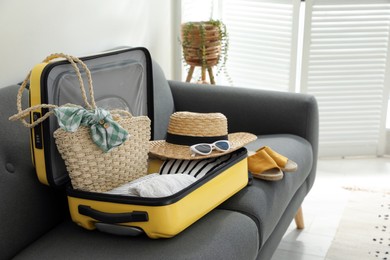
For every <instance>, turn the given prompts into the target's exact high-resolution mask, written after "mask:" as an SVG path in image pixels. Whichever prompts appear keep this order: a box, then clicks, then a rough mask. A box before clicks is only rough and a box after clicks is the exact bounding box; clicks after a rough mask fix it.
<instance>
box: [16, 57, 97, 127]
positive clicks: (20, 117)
mask: <svg viewBox="0 0 390 260" xmlns="http://www.w3.org/2000/svg"><path fill="white" fill-rule="evenodd" d="M57 58H65V59H66V60H68V61H69V62H70V64H71V65H72V67H73V69H74V70H75V72H76V75H77V78H78V81H79V83H80V90H81V95H82V97H83V100H84V103H85V105H86V107H87V108H88V109H96V103H95V98H94V92H93V85H92V76H91V71H90V70H89V69H88V67H87V65H86V64H85V63H84V62H83V61H82V60H80V59H79V58H77V57H74V56H71V55H67V54H64V53H54V54H51V55H49V56H47V57H46V58H45V59H44V60H43V62H49V61H51V60H54V59H57ZM76 63H79V64H80V65H81V66H82V67H83V69H84V71H85V73H86V75H87V79H88V86H89V88H88V89H89V95H90V97H91V101H90V102H91V103H89V102H88V99H87V94H86V92H85V87H84V82H83V79H82V77H81V73H80V69H79V68H78V66H77V64H76ZM30 76H31V71H30V72H29V73H28V74H27V76H26V78H25V79H24V81H23V83H22V85H21V86H20V88H19V91H18V94H17V98H16V107H17V110H18V113H17V114H15V115H13V116H11V117H10V118H9V120H11V121H16V120H20V121H21V122H22V123H23V125H24V126H26V127H28V128H33V127H35V126H37V125H38V124H40V123H42V122H43V121H44V120H46V119H47V118H48V117H49V116H51V115H52V114H53V113H54V112H53V110H51V111H49V112H47V113H46V114H45V115H43V116H42V117H40V118H38V119H37V120H36V121H35V122H33V123H29V122H27V121H26V119H25V118H26V117H28V116H29V115H30V112H32V111H34V110H37V109H40V108H57V107H58V106H56V105H52V104H39V105H35V106H32V107H29V108H26V109H24V110H23V109H22V95H23V91H24V89H25V88H26V86H27V83H28V81H29V80H30Z"/></svg>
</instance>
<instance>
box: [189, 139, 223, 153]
mask: <svg viewBox="0 0 390 260" xmlns="http://www.w3.org/2000/svg"><path fill="white" fill-rule="evenodd" d="M190 149H191V151H192V152H193V153H192V156H195V154H200V155H209V154H211V152H212V151H213V150H214V149H215V150H217V151H220V152H226V151H228V150H229V149H230V142H229V141H227V140H220V141H216V142H214V143H212V144H207V143H201V144H194V145H192V146H190Z"/></svg>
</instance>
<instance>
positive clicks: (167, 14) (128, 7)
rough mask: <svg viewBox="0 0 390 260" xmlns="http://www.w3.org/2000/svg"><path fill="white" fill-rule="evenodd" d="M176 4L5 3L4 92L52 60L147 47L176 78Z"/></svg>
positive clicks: (0, 83) (0, 77)
mask: <svg viewBox="0 0 390 260" xmlns="http://www.w3.org/2000/svg"><path fill="white" fill-rule="evenodd" d="M172 12H173V0H143V1H139V0H114V1H108V0H67V1H63V0H34V1H29V0H1V1H0V87H4V86H7V85H10V84H14V83H17V82H20V81H22V80H23V79H24V77H25V76H26V74H27V72H28V71H29V70H30V69H31V68H32V67H33V66H34V64H36V63H39V62H40V61H41V60H43V59H44V58H45V57H46V56H47V55H49V54H50V53H53V52H65V53H68V54H72V55H76V56H82V55H87V54H91V53H96V52H100V51H103V50H106V49H111V48H114V47H117V46H134V47H135V46H144V47H147V48H148V49H149V51H150V52H151V54H152V57H153V59H154V60H156V61H157V62H158V63H159V64H160V65H161V66H162V68H163V70H164V72H165V74H166V77H167V78H173V75H172V74H173V70H174V69H173V58H172V57H173V56H174V52H175V51H174V49H173V48H175V47H174V46H176V45H175V44H174V42H175V41H176V39H175V37H174V36H172V35H173V33H172V28H173V26H172V22H173V20H174V18H173V17H174V16H173V15H172Z"/></svg>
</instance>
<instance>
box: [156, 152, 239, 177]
mask: <svg viewBox="0 0 390 260" xmlns="http://www.w3.org/2000/svg"><path fill="white" fill-rule="evenodd" d="M236 156H237V154H235V153H230V154H227V155H224V156H220V157H214V158H207V159H202V160H178V159H171V160H167V161H165V162H164V163H163V164H162V165H161V167H160V172H159V173H160V174H188V175H191V176H193V177H195V178H197V179H200V178H202V177H203V176H205V175H206V174H208V173H210V172H212V171H214V170H215V169H217V168H219V167H222V166H223V165H224V164H226V163H228V162H229V161H230V160H231V159H233V158H234V157H236Z"/></svg>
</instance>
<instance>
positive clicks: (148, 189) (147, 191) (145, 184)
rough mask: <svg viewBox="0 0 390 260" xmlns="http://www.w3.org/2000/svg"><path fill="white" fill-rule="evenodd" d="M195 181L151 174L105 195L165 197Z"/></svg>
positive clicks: (180, 177)
mask: <svg viewBox="0 0 390 260" xmlns="http://www.w3.org/2000/svg"><path fill="white" fill-rule="evenodd" d="M196 180H197V179H196V178H195V177H193V176H190V175H184V174H174V175H159V174H158V173H152V174H148V175H146V176H143V177H141V178H139V179H136V180H134V181H131V182H129V183H125V184H123V185H121V186H119V187H117V188H115V189H112V190H111V191H108V192H106V193H107V194H117V195H129V196H138V197H148V198H159V197H167V196H170V195H173V194H175V193H177V192H179V191H181V190H182V189H184V188H186V187H188V186H189V185H191V184H192V183H194V182H195V181H196Z"/></svg>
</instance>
